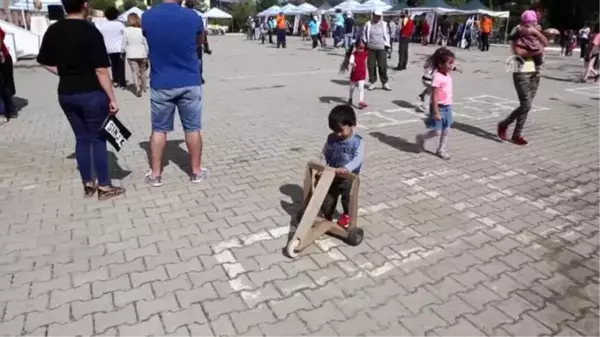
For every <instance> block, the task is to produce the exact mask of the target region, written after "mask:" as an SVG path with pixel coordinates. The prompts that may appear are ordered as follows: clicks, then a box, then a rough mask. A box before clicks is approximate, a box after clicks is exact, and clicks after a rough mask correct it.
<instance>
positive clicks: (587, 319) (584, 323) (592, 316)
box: [567, 311, 600, 336]
mask: <svg viewBox="0 0 600 337" xmlns="http://www.w3.org/2000/svg"><path fill="white" fill-rule="evenodd" d="M597 313H598V311H595V312H594V313H591V312H588V313H587V314H586V315H585V316H583V317H582V318H580V319H578V320H576V321H574V322H569V323H567V325H568V326H570V327H571V328H573V329H575V330H577V331H578V332H580V333H581V334H582V335H584V336H597V335H598V332H599V329H600V328H599V327H598V315H597Z"/></svg>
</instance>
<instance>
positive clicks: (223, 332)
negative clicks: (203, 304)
mask: <svg viewBox="0 0 600 337" xmlns="http://www.w3.org/2000/svg"><path fill="white" fill-rule="evenodd" d="M192 326H198V324H193V325H190V332H191V333H192V336H210V335H211V334H210V333H209V334H207V335H202V334H199V335H196V334H195V331H194V329H192ZM210 326H211V328H212V331H213V336H236V335H237V331H235V328H234V327H233V322H231V319H229V316H228V315H222V316H220V317H219V318H217V319H215V320H211V322H210ZM196 329H197V330H200V332H207V331H206V329H205V328H203V329H198V328H196Z"/></svg>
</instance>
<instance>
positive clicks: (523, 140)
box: [512, 136, 529, 146]
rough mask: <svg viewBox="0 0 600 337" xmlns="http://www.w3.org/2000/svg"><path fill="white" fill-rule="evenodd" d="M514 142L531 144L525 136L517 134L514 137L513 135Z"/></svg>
mask: <svg viewBox="0 0 600 337" xmlns="http://www.w3.org/2000/svg"><path fill="white" fill-rule="evenodd" d="M512 142H513V143H515V144H517V145H521V146H523V145H527V144H529V143H528V142H527V141H526V140H525V138H523V137H521V136H517V137H514V136H513V137H512Z"/></svg>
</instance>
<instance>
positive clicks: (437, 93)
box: [416, 47, 454, 160]
mask: <svg viewBox="0 0 600 337" xmlns="http://www.w3.org/2000/svg"><path fill="white" fill-rule="evenodd" d="M431 63H432V65H433V68H434V72H433V81H432V83H431V87H432V89H433V90H432V96H431V108H430V109H429V116H428V117H427V119H426V120H425V126H427V128H428V129H429V130H428V131H427V132H425V133H423V134H420V135H418V136H417V139H416V140H417V145H418V147H419V150H423V149H424V148H425V141H426V140H427V139H431V138H438V137H439V144H438V148H437V151H436V153H435V154H436V155H437V156H438V157H440V158H442V159H446V160H448V159H450V156H449V155H448V153H447V152H446V141H447V140H448V133H449V132H450V126H451V125H452V77H451V76H450V72H451V71H452V69H454V53H452V52H451V51H450V50H449V49H446V48H445V47H442V48H439V49H438V50H436V51H435V53H433V55H431Z"/></svg>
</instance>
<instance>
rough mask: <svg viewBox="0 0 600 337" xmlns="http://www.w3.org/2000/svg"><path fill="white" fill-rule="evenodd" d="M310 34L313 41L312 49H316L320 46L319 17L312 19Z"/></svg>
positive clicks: (309, 28)
mask: <svg viewBox="0 0 600 337" xmlns="http://www.w3.org/2000/svg"><path fill="white" fill-rule="evenodd" d="M308 34H309V35H310V38H311V39H312V47H313V49H316V48H317V46H318V45H319V24H318V23H317V16H316V15H315V16H313V17H312V18H310V21H309V22H308Z"/></svg>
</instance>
